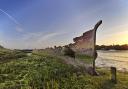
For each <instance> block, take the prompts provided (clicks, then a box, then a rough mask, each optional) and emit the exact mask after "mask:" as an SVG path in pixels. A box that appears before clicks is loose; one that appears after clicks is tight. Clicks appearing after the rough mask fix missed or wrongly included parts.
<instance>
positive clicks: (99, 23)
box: [93, 20, 102, 74]
mask: <svg viewBox="0 0 128 89" xmlns="http://www.w3.org/2000/svg"><path fill="white" fill-rule="evenodd" d="M101 24H102V20H100V21H99V22H97V24H96V25H95V26H94V52H93V71H94V72H95V73H96V67H95V60H96V58H97V54H96V47H95V46H96V31H97V29H98V27H99V26H100V25H101ZM95 73H94V74H95Z"/></svg>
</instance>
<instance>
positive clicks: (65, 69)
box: [0, 52, 128, 89]
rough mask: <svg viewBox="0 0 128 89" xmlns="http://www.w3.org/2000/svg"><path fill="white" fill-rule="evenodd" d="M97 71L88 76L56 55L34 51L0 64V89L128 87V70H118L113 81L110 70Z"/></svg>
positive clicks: (106, 88) (120, 88)
mask: <svg viewBox="0 0 128 89" xmlns="http://www.w3.org/2000/svg"><path fill="white" fill-rule="evenodd" d="M84 59H85V58H84ZM97 71H98V72H99V74H100V76H91V75H89V74H87V73H86V72H85V71H84V69H83V68H74V67H73V66H72V65H68V64H65V63H63V61H62V60H61V59H60V58H58V57H57V56H55V55H52V54H47V53H44V52H40V53H39V52H38V53H36V52H35V53H33V54H32V55H30V56H25V57H24V56H22V58H21V57H20V60H19V58H18V57H16V58H15V59H14V60H11V61H7V62H5V63H1V64H0V89H128V85H127V84H128V74H127V73H121V72H118V73H117V78H118V79H117V80H118V81H117V84H113V83H112V82H111V81H110V72H109V70H105V69H101V68H98V69H97Z"/></svg>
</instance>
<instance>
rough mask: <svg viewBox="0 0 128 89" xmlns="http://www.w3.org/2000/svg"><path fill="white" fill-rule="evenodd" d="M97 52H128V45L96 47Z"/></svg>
mask: <svg viewBox="0 0 128 89" xmlns="http://www.w3.org/2000/svg"><path fill="white" fill-rule="evenodd" d="M96 49H97V50H128V44H124V45H100V46H99V45H96Z"/></svg>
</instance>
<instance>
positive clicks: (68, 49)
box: [63, 46, 75, 58]
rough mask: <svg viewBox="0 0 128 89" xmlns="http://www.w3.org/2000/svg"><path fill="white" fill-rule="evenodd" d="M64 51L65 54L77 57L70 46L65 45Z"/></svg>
mask: <svg viewBox="0 0 128 89" xmlns="http://www.w3.org/2000/svg"><path fill="white" fill-rule="evenodd" d="M63 52H64V55H65V56H69V57H73V58H75V52H74V51H73V50H72V49H71V48H70V47H68V46H65V47H64V50H63Z"/></svg>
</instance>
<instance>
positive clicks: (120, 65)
mask: <svg viewBox="0 0 128 89" xmlns="http://www.w3.org/2000/svg"><path fill="white" fill-rule="evenodd" d="M97 52H98V58H97V59H96V66H98V67H111V66H114V67H116V68H117V69H118V70H123V71H128V50H127V51H126V50H125V51H116V50H110V51H101V50H98V51H97Z"/></svg>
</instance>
